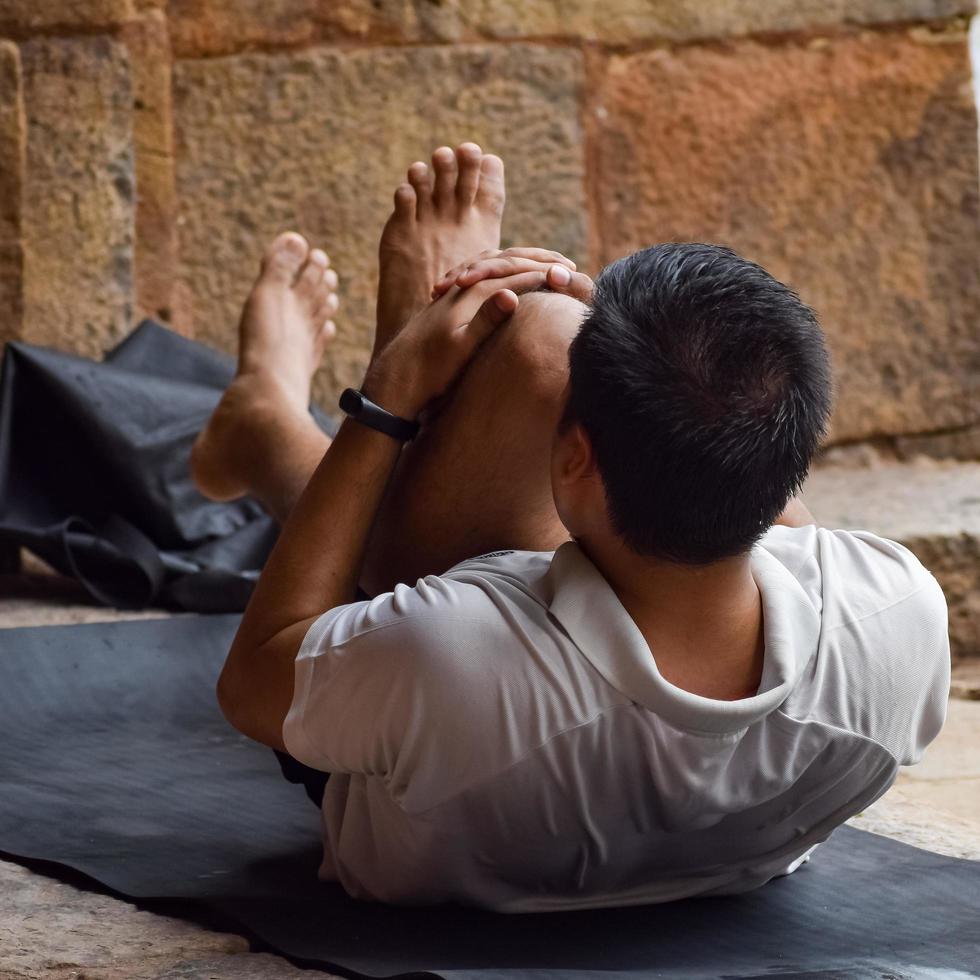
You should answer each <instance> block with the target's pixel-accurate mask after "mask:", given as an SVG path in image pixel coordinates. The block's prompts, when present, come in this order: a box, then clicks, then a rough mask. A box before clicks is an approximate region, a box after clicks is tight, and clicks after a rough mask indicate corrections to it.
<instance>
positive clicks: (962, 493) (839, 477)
mask: <svg viewBox="0 0 980 980" xmlns="http://www.w3.org/2000/svg"><path fill="white" fill-rule="evenodd" d="M978 486H980V464H977V463H946V464H941V463H935V462H931V461H926V460H920V461H919V462H918V463H915V464H908V463H892V464H885V465H880V466H873V467H850V466H828V467H821V468H818V469H816V470H814V471H813V473H811V475H810V479H809V481H808V482H807V485H806V486H805V487H804V499H805V500H806V503H807V506H808V507H809V508H810V510H811V511H812V512H813V515H814V516H815V517H816V518H817V520H818V521H820V523H821V524H823V525H824V526H826V527H831V528H846V529H848V530H864V531H873V532H874V533H876V534H881V535H884V536H885V537H887V538H892V539H893V540H895V541H900V542H901V543H902V544H904V545H905V546H906V547H907V548H909V550H911V551H912V552H913V553H914V554H915V556H916V557H917V558H918V559H919V560H920V561H921V562H922V564H923V565H925V567H926V568H928V569H929V571H930V572H932V573H933V575H935V576H936V580H937V581H938V582H939V584H940V585H941V586H942V589H943V592H944V593H945V595H946V601H947V603H948V605H949V638H950V645H951V647H952V652H953V656H954V657H980V498H978V497H977V487H978Z"/></svg>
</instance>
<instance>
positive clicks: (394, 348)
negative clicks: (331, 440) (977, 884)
mask: <svg viewBox="0 0 980 980" xmlns="http://www.w3.org/2000/svg"><path fill="white" fill-rule="evenodd" d="M543 287H546V288H548V289H550V290H552V291H554V292H561V293H565V294H567V295H570V296H573V297H575V298H576V299H580V300H582V301H583V302H587V301H588V299H589V297H590V296H591V293H592V280H591V279H589V277H588V276H585V275H583V274H582V273H579V272H577V271H576V268H575V263H574V262H572V261H571V260H570V259H567V258H565V256H563V255H561V254H559V253H558V252H552V251H549V250H547V249H540V248H511V249H507V250H506V251H502V252H500V251H494V252H484V253H483V254H482V255H480V256H478V257H477V258H476V259H475V260H473V261H472V262H470V263H467V264H465V265H462V266H458V267H457V268H455V269H451V270H450V271H449V272H447V273H446V274H445V275H444V276H443V277H442V279H440V280H439V282H437V283H436V284H435V286H434V288H433V290H432V295H433V300H432V302H431V303H430V304H429V305H428V306H426V307H425V308H424V309H421V310H419V311H418V312H417V313H415V314H414V315H413V316H412V317H411V318H410V319H409V320H408V322H407V323H406V324H405V325H404V327H402V329H401V330H400V331H399V332H398V334H396V336H395V337H394V338H393V339H392V340H391V341H390V342H389V343H388V345H387V346H386V347H385V348H384V349H383V350H382V351H381V352H380V354H379V355H378V356H377V357H376V358H375V359H374V361H373V362H372V363H371V365H370V367H369V368H368V371H367V374H366V376H365V379H364V385H363V390H364V392H365V394H366V395H367V396H368V397H369V398H370V399H371V400H372V401H374V402H376V403H377V404H379V405H380V406H381V407H382V408H384V409H386V410H387V411H389V412H392V413H394V414H395V415H400V416H401V417H403V418H408V419H414V418H416V417H417V416H418V415H419V414H420V413H421V412H422V410H423V409H424V408H425V407H426V406H427V405H428V404H429V403H430V402H432V401H434V400H435V399H436V398H438V397H439V396H440V395H442V394H443V393H444V392H445V391H446V390H447V389H448V388H449V387H450V386H451V385H452V383H453V382H454V381H455V380H456V377H457V376H458V375H459V374H460V372H461V371H462V370H463V368H464V367H465V366H466V364H467V363H468V362H469V360H470V358H472V357H473V355H474V354H475V353H476V351H477V350H478V349H479V347H480V345H481V344H483V342H484V341H485V340H487V338H488V337H489V336H490V335H491V334H493V333H494V332H495V331H496V330H497V329H498V328H500V327H501V326H502V325H503V324H504V323H506V322H507V321H508V320H509V319H510V317H511V316H512V315H513V314H514V311H515V310H516V309H517V307H518V304H519V303H520V296H521V295H523V294H524V293H529V292H534V291H535V290H537V289H541V288H543Z"/></svg>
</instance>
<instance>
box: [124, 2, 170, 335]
mask: <svg viewBox="0 0 980 980" xmlns="http://www.w3.org/2000/svg"><path fill="white" fill-rule="evenodd" d="M122 39H123V41H124V43H125V45H126V49H127V51H128V52H129V63H130V71H131V75H132V87H133V152H134V165H135V173H136V212H135V231H136V234H135V250H134V278H135V297H134V299H135V303H136V318H137V319H140V318H142V317H144V316H153V317H157V318H161V319H164V320H171V321H172V320H173V315H172V314H173V310H172V301H173V289H174V283H175V280H176V275H177V189H176V183H175V176H174V152H173V142H174V140H173V136H174V134H173V101H172V96H171V89H172V71H171V61H172V59H171V52H170V37H169V34H168V31H167V23H166V19H165V17H164V15H163V13H162V12H161V11H157V10H151V11H148V12H147V13H146V14H144V15H143V16H141V17H139V18H138V19H136V20H133V21H130V22H129V23H128V24H126V25H125V26H124V27H123V30H122Z"/></svg>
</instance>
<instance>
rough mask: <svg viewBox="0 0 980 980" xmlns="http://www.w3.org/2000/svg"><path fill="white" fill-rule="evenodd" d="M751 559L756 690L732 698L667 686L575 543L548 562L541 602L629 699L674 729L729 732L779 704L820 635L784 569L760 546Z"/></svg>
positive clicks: (813, 614)
mask: <svg viewBox="0 0 980 980" xmlns="http://www.w3.org/2000/svg"><path fill="white" fill-rule="evenodd" d="M750 560H751V567H752V576H753V578H754V579H755V581H756V583H757V584H758V586H759V590H760V592H761V594H762V608H763V617H764V621H765V625H764V633H765V661H764V666H763V672H762V683H761V684H760V686H759V691H758V693H757V694H755V695H753V696H752V697H750V698H743V699H741V700H739V701H716V700H713V699H712V698H705V697H701V696H700V695H698V694H692V693H690V692H689V691H684V690H682V689H681V688H679V687H676V686H675V685H673V684H671V683H670V682H669V681H667V680H666V679H665V678H664V677H663V676H662V675H661V674H660V671H659V670H658V669H657V662H656V659H655V655H654V653H652V652H651V650H650V647H649V646H648V645H647V642H646V640H645V639H644V638H643V634H642V633H641V632H640V630H639V628H638V627H637V625H636V623H634V622H633V619H632V618H631V617H630V615H629V613H628V612H627V611H626V609H625V608H624V607H623V604H622V603H621V602H620V601H619V597H618V596H617V595H616V593H615V592H614V591H613V589H612V587H611V586H610V585H609V583H608V582H607V581H606V580H605V578H603V576H602V574H601V572H600V571H599V570H598V569H597V568H596V567H595V565H593V564H592V562H591V561H590V560H589V558H588V557H587V556H586V554H585V553H584V552H583V551H582V549H581V548H580V547H579V546H578V545H577V544H576V543H575V542H574V541H569V542H567V543H566V544H564V545H562V546H561V547H560V548H559V549H558V550H557V551H556V552H555V555H554V558H553V559H552V563H551V568H550V570H549V572H548V579H549V589H548V592H549V594H550V595H549V602H548V605H549V609H550V611H551V613H552V615H554V616H555V618H556V619H557V620H558V622H559V623H561V625H562V627H563V628H564V629H565V631H566V632H567V633H568V635H569V636H570V637H571V639H572V641H573V642H574V643H575V645H576V646H577V647H578V648H579V649H580V650H581V651H582V653H583V654H584V655H585V656H586V657H587V658H588V659H589V661H590V662H591V663H592V665H593V666H594V667H595V668H596V670H598V671H599V673H600V674H602V676H603V677H604V678H605V679H606V680H607V681H608V682H609V683H610V684H611V685H612V686H613V687H615V688H616V689H617V690H619V691H620V692H622V693H623V694H625V695H626V696H627V697H628V698H630V699H631V700H633V701H635V702H637V703H638V704H641V705H643V706H644V707H645V708H648V709H649V710H650V711H653V712H655V713H656V714H658V715H660V716H661V717H663V718H664V720H665V721H667V722H669V723H670V724H672V725H674V726H675V727H678V728H683V729H687V730H691V731H700V732H711V733H719V734H721V733H726V732H735V731H738V730H740V729H743V728H747V727H748V726H749V725H751V724H753V723H754V722H756V721H759V720H760V719H762V718H763V717H765V716H766V715H768V714H770V713H771V712H772V711H774V710H775V709H776V708H778V707H779V705H780V704H782V703H783V701H785V700H786V698H787V696H788V695H789V693H790V691H791V690H792V689H793V687H794V685H795V684H796V682H797V680H798V678H799V676H800V674H801V672H802V671H803V669H804V667H805V666H806V664H807V663H808V661H809V660H810V658H811V657H812V656H813V654H814V653H815V651H816V647H817V640H818V637H819V633H820V616H819V613H818V612H817V610H816V609H814V607H813V605H812V603H811V602H810V600H809V599H808V598H807V595H806V593H805V592H804V590H803V588H802V586H801V585H800V584H799V582H798V581H797V580H796V578H795V577H794V576H793V575H792V574H791V573H790V572H789V570H788V569H786V568H785V566H783V565H782V564H781V563H780V562H779V561H778V560H777V559H776V558H775V557H774V556H773V555H771V554H769V552H767V551H766V550H765V549H764V548H763V547H761V546H756V547H755V548H754V549H753V550H752V554H751V559H750Z"/></svg>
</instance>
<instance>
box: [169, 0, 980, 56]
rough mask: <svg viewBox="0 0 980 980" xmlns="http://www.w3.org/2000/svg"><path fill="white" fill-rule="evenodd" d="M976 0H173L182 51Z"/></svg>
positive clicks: (915, 9) (708, 30)
mask: <svg viewBox="0 0 980 980" xmlns="http://www.w3.org/2000/svg"><path fill="white" fill-rule="evenodd" d="M974 9H975V4H974V0H756V2H746V0H741V2H734V3H733V2H732V0H616V2H614V3H610V2H608V0H534V2H531V3H528V2H523V0H477V2H474V0H440V2H438V3H433V2H432V0H348V2H346V3H337V2H335V0H271V2H270V0H172V2H171V4H170V17H171V23H172V30H173V37H174V45H175V47H176V49H177V51H178V53H179V54H180V55H181V56H190V57H193V56H200V55H213V54H228V53H232V52H239V51H242V50H245V49H248V48H268V47H272V46H298V45H309V44H313V43H318V42H324V41H344V40H347V41H350V40H362V39H363V40H370V41H372V42H377V41H393V40H401V41H423V42H430V41H479V40H485V39H505V40H511V39H520V38H542V39H564V40H585V41H599V42H603V43H607V44H626V45H632V44H637V43H640V42H644V41H659V40H669V41H690V40H697V39H704V38H715V37H729V36H742V35H746V34H768V33H772V32H784V31H799V30H809V29H812V28H817V27H827V26H832V25H853V24H874V23H895V22H899V23H900V22H905V21H921V20H930V19H933V18H946V17H952V16H956V15H959V14H968V13H972V12H973V11H974Z"/></svg>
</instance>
